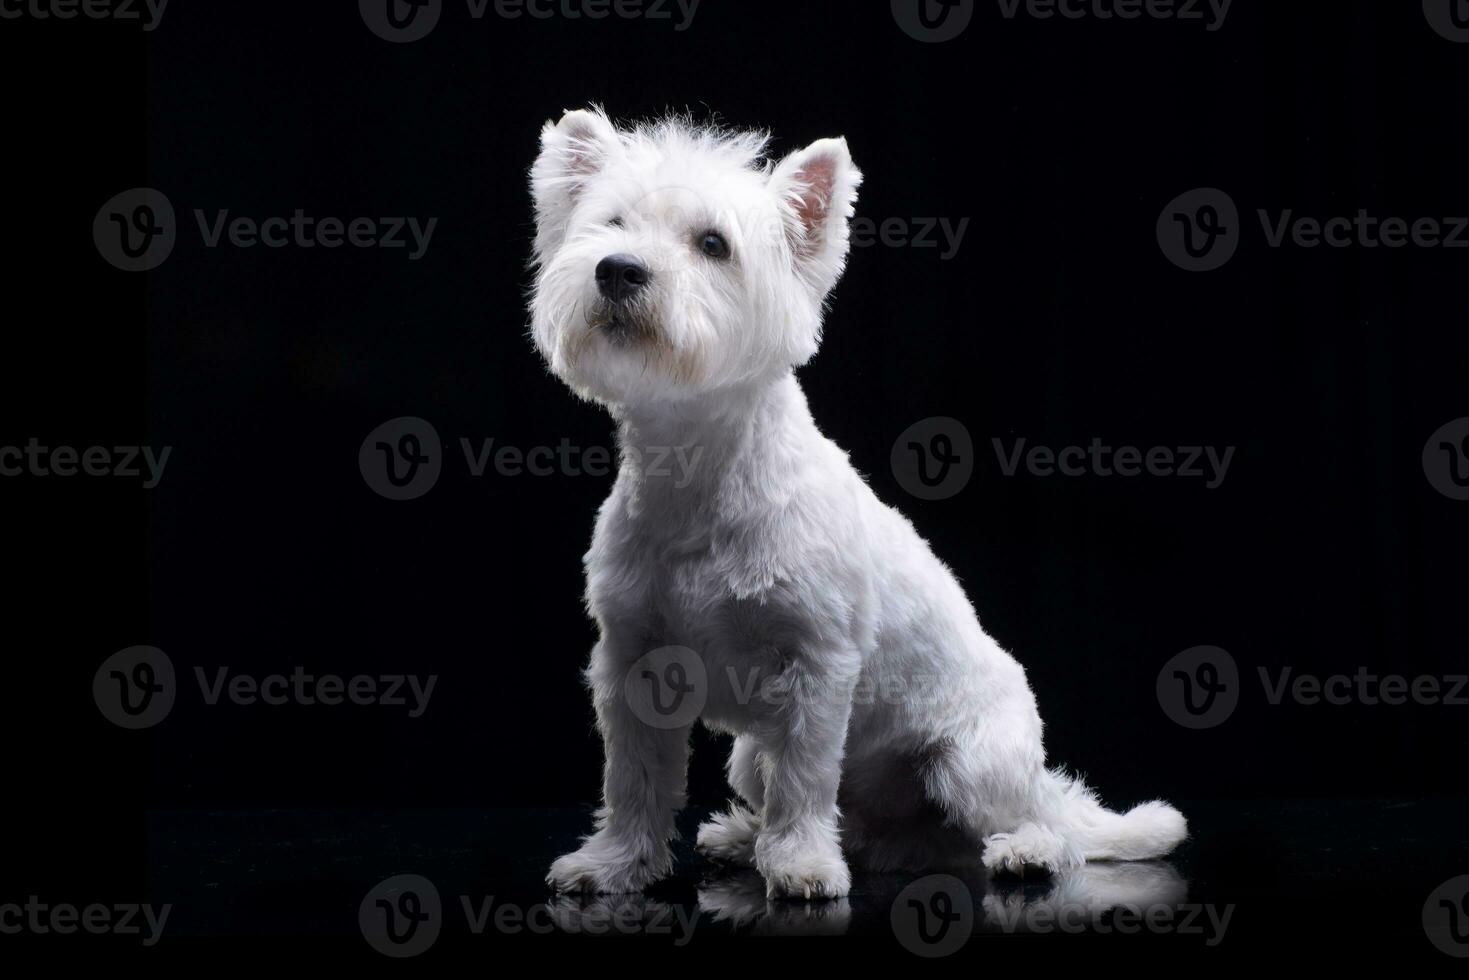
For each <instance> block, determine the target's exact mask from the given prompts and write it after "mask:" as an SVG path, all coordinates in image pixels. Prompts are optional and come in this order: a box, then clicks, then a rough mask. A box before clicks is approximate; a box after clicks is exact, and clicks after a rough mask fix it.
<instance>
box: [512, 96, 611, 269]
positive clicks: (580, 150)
mask: <svg viewBox="0 0 1469 980" xmlns="http://www.w3.org/2000/svg"><path fill="white" fill-rule="evenodd" d="M621 152H622V140H621V138H620V137H619V136H618V135H617V130H616V128H615V127H613V125H612V123H611V122H610V121H609V120H608V119H607V115H606V113H604V112H603V111H602V110H601V108H600V107H597V106H593V107H592V108H591V109H589V110H588V109H574V110H572V111H570V112H567V113H566V114H565V115H563V116H562V117H561V121H560V122H554V123H553V122H551V121H549V120H548V121H547V122H546V125H545V126H543V127H542V128H541V153H540V156H538V157H536V162H535V166H533V167H532V168H531V172H530V185H531V196H532V198H533V199H534V200H535V206H536V256H537V258H543V257H544V256H545V255H546V254H547V253H549V252H551V251H553V250H554V249H555V248H556V247H557V246H558V245H559V244H560V242H561V240H562V239H563V238H564V237H565V236H566V224H567V222H568V221H569V220H570V219H571V212H572V209H573V208H575V207H576V201H577V197H578V196H579V195H580V194H581V192H582V191H583V190H584V189H585V188H586V185H587V184H588V182H590V181H591V180H592V178H594V177H596V176H597V174H598V173H600V172H601V171H602V170H603V168H605V167H606V166H607V164H608V162H609V161H611V160H612V159H613V157H614V156H615V155H617V154H619V153H621Z"/></svg>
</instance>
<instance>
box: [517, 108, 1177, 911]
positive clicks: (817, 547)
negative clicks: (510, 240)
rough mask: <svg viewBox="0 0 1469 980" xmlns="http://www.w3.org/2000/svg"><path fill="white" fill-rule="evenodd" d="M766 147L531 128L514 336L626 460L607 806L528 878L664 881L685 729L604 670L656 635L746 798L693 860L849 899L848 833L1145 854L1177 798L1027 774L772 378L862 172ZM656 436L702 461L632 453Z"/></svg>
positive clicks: (877, 862) (904, 561)
mask: <svg viewBox="0 0 1469 980" xmlns="http://www.w3.org/2000/svg"><path fill="white" fill-rule="evenodd" d="M765 146H766V137H765V136H764V135H762V134H755V133H731V132H726V131H722V130H717V129H713V128H708V127H699V126H695V125H693V124H691V123H689V122H688V121H686V120H682V119H677V118H672V119H667V120H664V121H660V122H656V123H651V124H646V125H642V126H638V127H636V128H633V129H630V130H619V129H617V128H615V127H614V126H613V125H612V124H611V123H610V122H609V121H608V119H607V117H606V116H605V115H604V114H603V113H602V112H601V111H600V110H598V109H594V110H592V111H574V112H568V113H567V114H566V115H564V116H563V117H562V118H561V120H560V122H557V123H549V122H548V123H547V124H546V126H545V128H544V130H543V131H542V133H541V151H540V156H539V158H538V159H537V160H536V163H535V166H534V167H533V169H532V172H531V184H532V191H533V194H534V197H535V206H536V241H535V269H536V282H535V289H534V295H533V297H532V299H531V312H532V332H533V334H534V339H535V343H536V346H537V347H538V348H539V350H540V352H541V353H542V355H543V356H544V357H545V359H546V361H547V363H548V364H549V365H550V368H551V370H552V371H553V372H554V373H555V374H556V375H557V376H558V377H560V378H561V379H562V380H563V381H565V382H566V383H567V384H568V385H569V386H570V387H571V388H572V389H573V390H574V391H576V392H577V393H578V394H579V395H582V396H583V397H585V398H589V399H592V400H594V401H596V402H599V403H601V404H603V405H605V406H606V407H607V408H608V409H609V410H610V412H611V413H612V415H613V417H614V418H615V420H616V422H617V425H618V432H619V442H620V447H621V450H622V459H621V466H620V469H619V472H618V476H617V482H616V485H615V486H614V487H613V490H612V494H611V496H610V497H608V498H607V501H606V503H605V504H603V506H602V509H601V512H600V514H599V516H598V519H597V526H596V532H595V534H594V536H593V540H592V546H591V550H590V551H588V553H587V556H586V572H587V604H588V606H589V608H590V610H591V612H592V614H593V616H594V617H595V618H596V621H597V625H598V627H599V629H600V634H601V638H600V640H599V641H598V642H597V644H596V646H595V647H594V648H593V650H592V657H591V665H590V666H589V667H588V669H587V679H588V682H589V685H590V687H591V690H592V694H593V699H594V701H595V705H596V712H597V720H598V727H599V729H600V731H601V735H602V739H603V742H604V747H605V752H606V769H605V778H604V782H603V789H602V792H603V806H602V808H601V810H600V811H599V812H598V815H597V827H596V831H595V833H593V834H592V835H591V836H590V837H588V838H587V839H586V840H585V841H584V843H583V845H582V847H581V848H580V849H579V850H578V851H576V852H575V853H572V854H568V855H566V856H564V857H562V858H560V859H558V860H557V861H556V862H555V863H554V864H553V865H552V866H551V872H550V875H549V876H548V878H547V880H548V881H549V883H550V884H551V885H552V886H553V887H555V888H556V889H557V890H558V891H587V892H602V893H615V892H633V891H638V890H641V889H642V888H643V887H644V886H646V885H648V884H649V883H650V882H653V881H655V880H657V879H658V878H660V877H662V876H664V875H666V874H667V873H668V872H669V870H670V868H671V864H672V858H671V853H670V849H669V841H670V839H671V837H672V835H673V833H674V816H675V813H676V812H677V811H678V810H679V808H680V807H681V806H682V805H683V803H684V794H685V771H686V767H687V760H688V737H689V724H676V725H671V726H669V725H656V724H649V723H648V722H647V721H646V720H645V716H644V714H643V713H641V712H639V711H638V710H635V709H636V708H637V707H638V705H637V703H636V701H637V699H636V697H632V696H629V691H630V690H631V688H630V687H629V686H628V684H627V681H628V677H629V672H630V670H631V669H632V668H633V666H634V665H635V664H637V663H638V662H639V661H640V659H641V660H644V661H645V663H646V658H645V655H646V654H648V653H649V651H651V650H654V649H655V648H666V647H669V646H674V645H677V646H678V647H681V648H687V649H688V650H689V651H694V652H695V653H696V654H697V657H698V664H697V666H698V667H700V668H702V673H703V678H704V679H703V681H702V683H703V684H704V688H705V689H703V690H700V691H699V692H698V695H699V696H700V697H701V698H702V700H703V707H702V712H701V715H700V718H701V720H702V721H703V722H704V723H705V724H706V725H708V726H710V727H711V728H713V729H715V730H719V731H725V732H730V733H732V734H734V735H735V739H734V746H733V749H732V751H731V753H730V758H729V763H728V772H729V781H730V785H731V786H732V787H733V788H734V791H735V792H736V793H737V794H738V795H739V797H740V798H741V800H742V801H743V802H742V803H732V804H731V807H730V809H729V811H728V812H726V813H724V814H721V815H720V816H718V817H716V818H715V819H714V820H712V821H710V822H709V823H707V824H705V825H704V826H703V827H701V828H700V830H699V846H700V847H701V848H702V849H703V850H704V851H705V852H707V853H709V854H710V855H712V856H714V857H717V858H720V859H724V860H731V861H742V862H747V863H750V864H753V865H754V867H755V868H756V869H758V870H759V872H760V873H761V874H762V875H763V876H764V879H765V882H766V887H767V889H768V892H769V894H770V896H771V897H773V898H774V897H796V898H808V899H809V898H836V897H840V896H842V895H845V894H846V893H847V891H848V889H849V887H850V876H849V874H848V870H847V863H846V861H845V860H844V858H843V845H845V849H846V851H847V853H848V854H850V855H851V856H852V857H853V858H854V859H855V860H858V861H860V862H861V863H863V864H864V865H866V866H870V867H876V868H898V867H922V866H932V865H934V864H936V863H939V862H944V861H950V860H955V859H962V858H963V857H965V856H969V857H971V858H973V857H980V858H981V859H982V861H983V863H984V865H985V866H986V867H987V868H989V869H990V870H991V871H1003V872H1014V873H1019V872H1023V871H1024V869H1025V868H1027V867H1030V868H1035V869H1038V870H1061V869H1066V868H1073V867H1075V866H1077V865H1079V864H1081V863H1082V862H1083V861H1086V860H1095V859H1141V858H1152V857H1157V856H1159V855H1163V854H1166V853H1168V852H1169V851H1170V850H1172V849H1173V847H1174V846H1176V845H1177V844H1178V843H1179V842H1180V841H1181V840H1183V838H1184V837H1185V834H1186V828H1185V823H1184V819H1183V816H1182V815H1181V814H1180V813H1179V812H1178V811H1177V810H1175V809H1174V808H1172V807H1170V806H1168V805H1166V804H1164V803H1161V802H1151V803H1144V804H1142V805H1141V806H1138V807H1136V808H1135V809H1133V810H1130V811H1129V812H1127V813H1125V814H1119V813H1115V812H1113V811H1111V810H1108V809H1105V808H1104V807H1103V806H1102V805H1101V804H1100V803H1098V802H1097V799H1096V798H1095V796H1093V794H1092V793H1091V792H1090V791H1089V790H1088V789H1086V787H1084V786H1083V785H1082V784H1081V783H1080V782H1079V781H1078V780H1075V779H1072V778H1069V777H1067V776H1066V775H1064V774H1062V773H1061V772H1060V771H1054V770H1047V768H1046V766H1045V752H1044V749H1043V748H1042V744H1041V720H1040V716H1039V714H1038V713H1037V710H1036V704H1035V698H1034V697H1033V695H1032V694H1031V692H1030V688H1029V686H1028V685H1027V684H1026V679H1025V672H1024V670H1023V669H1022V668H1021V667H1020V665H1019V664H1018V663H1016V661H1015V660H1014V659H1013V658H1012V657H1011V656H1010V655H1009V654H1008V653H1006V652H1005V651H1004V650H1002V649H1001V648H1000V647H999V646H998V645H997V644H996V643H995V641H994V640H992V639H991V638H990V637H989V636H987V635H986V634H985V632H984V631H983V630H982V629H981V628H980V625H979V622H978V620H977V618H976V617H975V614H974V610H973V608H972V607H971V606H970V604H969V601H968V600H967V599H966V597H965V595H964V593H963V591H962V590H961V589H960V587H959V584H958V582H957V581H956V580H955V579H954V576H953V574H952V573H951V572H950V571H949V569H948V568H947V567H945V566H944V565H943V564H942V563H941V562H940V561H939V560H938V559H937V558H936V557H934V554H933V552H932V551H931V550H930V549H929V547H928V544H927V543H926V542H925V541H924V540H923V539H922V538H920V537H919V536H918V534H917V532H916V531H915V530H914V529H913V526H912V525H911V524H910V523H909V522H908V521H907V520H906V519H904V517H903V516H902V515H901V514H899V513H898V512H897V511H896V510H894V509H892V508H891V507H887V506H885V505H883V504H882V503H881V502H880V501H879V500H878V499H877V498H876V496H874V495H873V493H872V491H871V489H870V488H869V487H868V486H867V484H866V483H865V482H863V479H862V477H861V476H859V475H858V473H857V472H856V470H854V469H853V468H852V465H851V464H850V463H849V462H848V460H847V457H846V454H844V453H843V452H842V451H841V450H840V449H838V448H837V447H836V445H834V444H833V443H832V442H831V441H829V440H828V439H826V438H825V437H824V436H823V435H822V434H821V432H820V430H818V429H817V427H816V423H815V422H814V421H813V420H812V418H811V412H810V410H809V409H808V408H807V405H806V399H805V397H804V395H803V394H802V392H801V388H800V386H799V385H798V384H797V383H796V378H795V373H794V370H795V368H797V367H799V366H800V365H802V364H804V363H805V362H806V361H807V360H808V359H809V358H810V357H811V356H812V355H813V354H815V352H816V348H817V344H818V341H819V340H820V337H821V322H822V315H823V312H824V302H825V300H826V296H827V294H828V292H830V290H831V289H832V287H833V286H834V285H835V284H836V282H837V279H838V278H839V277H840V275H841V272H842V269H843V267H844V266H845V264H846V258H847V250H848V221H849V219H850V218H851V217H852V214H853V205H854V203H855V201H856V195H857V186H858V184H859V183H860V182H861V179H862V177H861V174H860V173H859V172H858V171H857V168H856V167H854V166H853V164H852V160H851V157H850V156H849V154H848V151H847V144H846V142H845V141H844V140H840V139H826V140H820V141H818V142H816V143H813V144H811V145H810V146H808V147H807V148H805V149H804V150H799V151H797V152H795V153H792V154H790V155H789V156H787V157H785V158H784V159H782V160H781V161H780V162H779V163H774V164H769V163H766V162H764V160H763V156H762V154H763V153H764V150H765ZM670 452H679V453H681V454H684V455H683V456H682V457H681V458H685V459H695V460H697V465H696V466H694V467H693V468H692V471H691V472H684V471H683V470H681V469H675V468H672V467H666V466H664V467H658V466H653V465H650V460H656V459H660V458H662V457H664V456H665V455H667V454H668V453H670ZM640 670H641V671H642V673H644V675H645V676H646V670H645V669H643V668H640ZM689 686H690V687H692V685H689ZM752 690H754V691H756V693H754V694H753V695H752V693H751V692H752ZM690 721H691V720H690Z"/></svg>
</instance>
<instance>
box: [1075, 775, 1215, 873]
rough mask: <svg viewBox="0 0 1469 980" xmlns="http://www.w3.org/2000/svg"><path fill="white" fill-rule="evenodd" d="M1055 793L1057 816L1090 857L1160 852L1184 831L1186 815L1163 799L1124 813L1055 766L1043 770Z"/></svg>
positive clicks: (1105, 858) (1117, 858)
mask: <svg viewBox="0 0 1469 980" xmlns="http://www.w3.org/2000/svg"><path fill="white" fill-rule="evenodd" d="M1046 778H1047V779H1049V780H1050V781H1051V782H1052V786H1051V788H1052V790H1053V791H1054V793H1055V794H1056V795H1054V796H1053V797H1052V799H1053V800H1054V801H1055V803H1056V808H1057V811H1058V812H1057V814H1056V818H1055V819H1056V822H1057V823H1058V824H1060V829H1061V830H1062V833H1063V835H1064V836H1065V837H1066V839H1067V840H1068V841H1069V842H1070V843H1071V844H1072V846H1074V847H1076V848H1078V849H1079V850H1080V851H1081V855H1082V857H1084V858H1085V859H1086V860H1088V861H1144V860H1147V859H1149V858H1156V857H1162V856H1163V855H1165V854H1167V853H1169V852H1170V851H1172V850H1173V849H1174V848H1175V847H1177V846H1178V845H1179V844H1181V843H1182V842H1183V840H1184V838H1186V837H1188V821H1186V820H1184V818H1183V814H1181V813H1179V812H1178V811H1177V810H1176V809H1174V808H1173V807H1172V806H1169V805H1168V804H1167V803H1164V802H1163V801H1162V800H1153V801H1151V802H1148V803H1140V804H1138V805H1137V806H1135V807H1133V808H1132V809H1131V810H1128V811H1127V812H1126V813H1118V812H1117V811H1115V810H1109V809H1107V808H1106V807H1105V806H1103V805H1102V803H1101V801H1099V800H1098V799H1097V794H1096V793H1094V792H1092V791H1091V790H1090V789H1088V788H1087V786H1086V784H1084V783H1083V782H1082V781H1081V780H1080V779H1077V778H1075V777H1073V776H1068V775H1067V774H1066V773H1064V772H1062V771H1060V770H1059V769H1056V770H1052V771H1050V772H1049V773H1047V774H1046Z"/></svg>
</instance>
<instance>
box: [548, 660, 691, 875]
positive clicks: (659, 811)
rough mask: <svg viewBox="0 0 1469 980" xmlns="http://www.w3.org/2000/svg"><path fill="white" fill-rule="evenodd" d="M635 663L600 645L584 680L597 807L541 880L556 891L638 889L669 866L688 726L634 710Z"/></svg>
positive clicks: (683, 777) (680, 799) (682, 791)
mask: <svg viewBox="0 0 1469 980" xmlns="http://www.w3.org/2000/svg"><path fill="white" fill-rule="evenodd" d="M636 659H637V657H636V655H635V652H630V651H628V650H626V649H623V648H622V647H620V646H619V645H617V644H614V643H610V642H608V641H607V640H605V639H604V640H603V641H602V642H600V643H598V644H597V646H596V648H595V649H594V650H593V651H592V663H591V666H590V667H589V668H588V669H587V679H588V681H589V683H590V685H591V688H592V700H593V703H594V705H595V707H596V709H597V728H598V729H599V730H600V732H601V734H602V748H603V753H604V755H605V760H604V763H603V770H602V808H601V809H600V810H598V811H597V829H596V832H595V833H593V834H592V835H591V836H590V837H587V838H586V839H585V840H584V841H583V842H582V846H581V848H580V849H579V850H577V851H575V852H573V853H571V854H567V855H564V856H562V857H560V858H558V859H557V860H556V861H555V863H553V864H552V865H551V873H550V874H549V875H547V876H546V881H547V882H548V883H549V884H550V885H551V886H552V887H553V888H555V889H556V890H557V891H558V892H595V893H601V894H615V893H621V892H637V891H642V889H643V888H644V887H645V886H647V885H649V884H651V883H652V882H654V881H657V880H658V879H659V878H662V877H663V876H664V875H666V874H668V872H669V870H670V869H671V868H672V865H673V857H672V852H671V851H670V850H669V847H668V842H669V839H670V838H671V837H672V836H673V833H674V816H675V815H676V814H677V813H678V811H679V810H680V809H681V808H682V807H683V805H684V796H685V780H686V777H687V770H688V752H689V749H688V743H689V729H690V727H691V726H690V725H688V724H683V725H678V726H663V725H662V724H661V723H660V722H659V720H658V719H657V718H655V717H651V716H650V717H649V718H646V719H645V718H642V717H639V715H638V713H637V712H635V711H634V710H633V705H632V703H630V701H629V697H628V694H627V691H626V688H625V683H626V679H627V672H628V670H629V668H631V667H632V666H633V663H634V662H635V661H636ZM645 714H646V713H645Z"/></svg>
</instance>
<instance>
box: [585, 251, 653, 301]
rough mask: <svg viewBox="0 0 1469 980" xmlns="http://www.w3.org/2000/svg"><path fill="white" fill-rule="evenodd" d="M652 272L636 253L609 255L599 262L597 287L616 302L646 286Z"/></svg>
mask: <svg viewBox="0 0 1469 980" xmlns="http://www.w3.org/2000/svg"><path fill="white" fill-rule="evenodd" d="M651 274H652V273H650V272H649V271H648V267H647V266H645V265H643V263H642V260H641V259H639V258H638V257H637V256H636V255H627V254H626V253H620V254H618V255H609V256H607V257H606V258H605V259H603V260H602V261H601V262H598V263H597V288H598V289H599V290H601V292H602V295H603V296H606V297H607V298H608V299H610V300H612V301H613V302H614V303H616V302H620V301H621V300H624V299H627V298H628V297H630V296H632V295H633V294H634V293H636V292H637V291H638V290H640V289H642V288H643V287H644V286H646V285H647V284H648V277H649V276H650V275H651Z"/></svg>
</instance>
